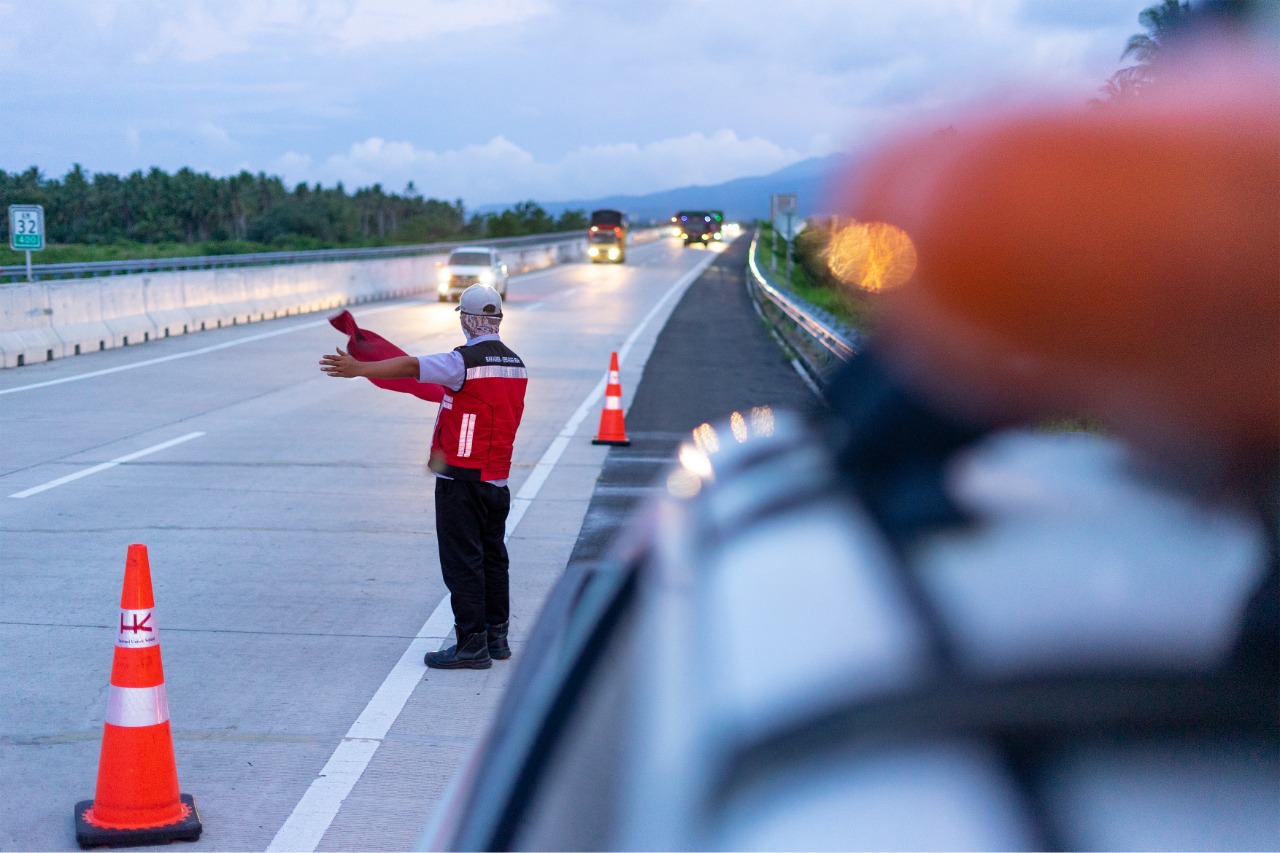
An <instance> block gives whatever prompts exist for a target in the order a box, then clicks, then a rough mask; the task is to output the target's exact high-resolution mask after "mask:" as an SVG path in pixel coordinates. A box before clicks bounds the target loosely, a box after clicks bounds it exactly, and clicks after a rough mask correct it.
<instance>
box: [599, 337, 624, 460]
mask: <svg viewBox="0 0 1280 853" xmlns="http://www.w3.org/2000/svg"><path fill="white" fill-rule="evenodd" d="M591 443H592V444H616V445H620V446H623V447H625V446H626V445H628V444H630V443H631V439H629V438H627V427H626V424H625V423H624V422H623V418H622V384H621V383H620V382H619V381H618V354H617V353H616V352H615V353H614V354H613V355H612V356H610V358H609V384H608V385H607V386H605V389H604V409H602V410H601V412H600V429H599V430H598V431H597V432H596V437H595V438H593V439H591Z"/></svg>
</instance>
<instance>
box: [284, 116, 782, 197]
mask: <svg viewBox="0 0 1280 853" xmlns="http://www.w3.org/2000/svg"><path fill="white" fill-rule="evenodd" d="M287 156H288V157H290V158H292V159H291V160H290V161H289V162H288V163H286V162H285V161H284V158H282V159H281V160H280V161H277V164H278V165H279V166H280V167H281V169H282V170H283V171H284V172H285V174H286V177H287V180H288V181H289V182H290V183H296V182H298V181H308V182H315V181H320V182H322V183H325V184H333V183H336V182H338V181H341V182H342V183H343V185H344V186H347V187H351V188H355V187H360V186H370V185H372V184H374V183H380V184H382V186H383V188H384V189H387V190H388V191H399V189H400V188H401V187H403V186H404V185H405V184H406V183H408V182H409V181H411V180H412V181H413V182H414V184H415V185H416V186H417V187H418V189H419V190H420V191H421V192H422V193H423V194H424V195H426V196H429V197H433V198H441V199H453V198H457V197H462V198H464V199H465V200H466V202H467V203H468V204H469V205H472V206H475V205H479V204H488V203H494V202H515V201H520V200H522V199H529V198H534V199H540V200H543V201H557V200H562V199H570V198H590V197H594V196H599V195H609V194H614V193H624V194H625V193H635V194H642V193H648V192H652V191H654V190H657V189H664V188H671V187H678V186H686V185H696V184H716V183H720V182H722V181H727V180H731V179H733V178H736V177H740V176H743V175H755V174H766V173H768V172H771V171H774V170H776V169H779V168H782V167H783V166H786V165H789V164H790V163H793V162H795V161H797V160H799V159H802V157H804V156H806V155H805V154H802V153H799V152H796V151H794V150H790V149H787V148H784V147H782V146H779V145H777V144H775V143H773V142H771V141H769V140H767V139H762V138H759V137H753V138H748V139H740V138H739V137H738V135H737V134H736V133H734V132H733V131H732V130H720V131H716V132H715V133H711V134H702V133H691V134H686V135H684V136H679V137H673V138H671V139H662V140H658V141H655V142H651V143H647V144H644V145H638V144H635V143H615V144H609V145H592V146H580V147H578V148H576V149H573V150H571V151H569V152H567V153H566V154H564V155H561V156H559V157H555V158H554V159H548V160H539V159H538V158H536V157H535V156H534V155H533V154H531V153H530V152H528V151H526V150H525V149H523V148H521V147H520V146H519V145H516V144H515V143H513V142H511V141H510V140H508V139H506V138H504V137H501V136H498V137H495V138H493V139H491V140H490V141H489V142H487V143H485V144H483V145H469V146H465V147H462V148H459V149H457V150H451V151H442V152H437V151H432V150H429V149H424V148H418V147H416V146H414V145H413V144H412V143H410V142H403V141H400V142H388V141H386V140H384V139H381V138H378V137H372V138H370V139H366V140H364V141H363V142H359V143H356V144H355V145H352V146H351V148H350V149H348V150H347V151H346V152H344V153H342V154H335V155H333V156H331V157H329V158H327V159H326V160H325V161H324V164H323V166H321V167H319V168H315V167H313V164H312V162H311V161H310V158H303V157H301V156H299V155H296V154H290V155H287Z"/></svg>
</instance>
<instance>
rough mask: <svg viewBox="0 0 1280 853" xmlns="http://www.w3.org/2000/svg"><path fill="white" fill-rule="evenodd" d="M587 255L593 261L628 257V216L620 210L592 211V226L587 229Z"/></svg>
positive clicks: (617, 262) (617, 261)
mask: <svg viewBox="0 0 1280 853" xmlns="http://www.w3.org/2000/svg"><path fill="white" fill-rule="evenodd" d="M587 257H589V258H591V263H593V264H598V263H600V262H601V261H612V262H613V263H616V264H620V263H623V262H624V261H626V259H627V217H626V215H625V214H623V212H622V211H620V210H608V209H601V210H593V211H591V227H590V228H588V229H587Z"/></svg>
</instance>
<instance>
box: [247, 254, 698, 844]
mask: <svg viewBox="0 0 1280 853" xmlns="http://www.w3.org/2000/svg"><path fill="white" fill-rule="evenodd" d="M712 260H714V258H713V257H707V258H706V259H705V260H702V261H699V262H698V264H697V266H695V267H694V268H693V269H692V270H690V271H689V272H688V273H686V274H685V275H684V276H682V277H681V278H680V279H679V280H678V281H677V282H676V283H675V284H673V285H672V286H671V288H670V289H669V290H668V291H667V292H666V294H665V295H664V296H663V297H662V299H660V300H658V303H657V304H656V305H654V306H653V308H652V309H650V311H649V313H648V314H646V315H645V316H644V319H643V320H641V321H640V324H639V325H638V326H636V328H635V330H634V331H632V333H631V334H630V335H629V336H628V337H627V339H626V341H625V342H624V343H623V345H622V347H621V348H619V349H618V363H619V364H621V363H622V362H623V361H624V360H625V359H626V357H627V353H629V352H630V351H631V348H632V346H633V345H634V344H635V342H636V340H637V339H638V338H639V337H640V333H641V332H642V331H644V329H645V327H646V326H648V325H649V322H650V321H651V320H652V319H653V318H654V316H655V315H657V313H658V311H659V310H660V309H661V308H662V307H663V306H664V305H666V304H667V303H668V302H670V301H671V299H672V298H673V297H675V296H676V295H678V294H680V293H683V292H684V290H685V288H687V287H688V286H689V284H690V283H691V282H692V281H693V280H694V279H696V278H697V277H698V276H699V275H700V274H701V273H702V271H703V269H705V268H706V267H707V265H709V264H710V263H711V261H712ZM607 380H608V371H607V370H606V371H605V375H604V376H603V377H601V379H600V382H599V383H598V384H597V385H596V386H595V387H594V388H592V389H591V391H590V393H588V394H587V396H586V399H584V400H583V401H582V403H581V405H579V406H578V408H577V409H575V410H574V412H573V414H572V415H570V416H569V420H567V421H565V424H564V426H563V427H561V429H560V432H559V433H558V434H557V435H556V437H555V439H554V440H553V441H552V442H551V445H550V446H549V447H548V448H547V449H546V451H545V452H544V453H543V454H542V458H541V459H539V460H538V464H537V465H535V466H534V468H533V472H532V473H531V474H530V475H529V479H527V480H526V481H525V482H524V485H523V486H521V487H520V492H519V493H518V494H517V495H516V496H515V497H514V498H513V499H512V501H511V512H510V514H509V515H508V516H507V533H506V539H508V540H510V539H511V537H512V536H513V535H514V534H515V530H516V527H517V526H518V525H519V524H520V520H521V519H523V518H524V514H525V511H526V510H527V509H528V508H529V505H530V504H532V503H533V499H534V498H535V497H537V495H538V492H539V491H541V489H542V484H543V483H545V482H546V481H547V477H549V476H550V474H551V470H552V469H553V468H555V466H556V463H557V462H558V461H560V456H561V454H563V453H564V450H565V448H566V447H568V446H569V440H570V439H571V438H572V437H573V436H574V434H575V433H577V431H578V427H579V426H581V424H582V421H583V420H585V419H586V417H587V414H588V413H589V412H590V411H591V408H592V406H594V404H595V403H596V401H597V400H599V399H600V397H601V396H602V395H603V394H604V390H605V385H606V384H607ZM452 630H453V609H452V608H451V607H450V605H449V596H448V595H445V597H444V598H443V599H441V601H440V603H439V604H438V605H436V609H435V610H434V611H432V613H431V616H430V617H428V619H427V621H426V622H425V623H424V624H423V626H422V628H421V629H419V631H418V633H417V635H416V636H415V637H414V638H413V642H411V643H410V644H409V648H408V649H406V650H405V653H404V654H403V655H401V656H400V660H399V661H398V662H397V663H396V665H395V666H394V667H392V669H391V672H390V673H389V674H388V675H387V677H386V680H384V681H383V682H382V686H381V687H379V688H378V690H377V692H376V693H374V694H373V698H372V699H370V700H369V704H368V705H366V706H365V709H364V710H363V711H361V712H360V716H359V717H357V718H356V721H355V723H353V724H352V726H351V728H350V730H348V731H347V734H346V737H344V738H343V739H342V742H341V743H340V744H338V747H337V749H335V750H334V752H333V755H332V756H330V758H329V760H328V762H326V763H325V766H324V767H323V768H322V769H321V770H320V775H319V776H317V777H316V778H315V779H314V780H312V782H311V785H310V787H308V788H307V790H306V793H304V794H303V795H302V799H301V800H299V801H298V805H297V806H295V807H294V809H293V812H292V813H291V814H290V815H289V817H288V818H287V819H286V820H285V822H284V825H283V826H281V827H280V830H279V832H277V833H276V836H275V838H273V839H272V840H271V844H269V845H268V846H267V851H268V853H272V851H298V853H311V851H314V850H315V849H316V847H318V846H319V845H320V841H321V839H323V838H324V834H325V832H326V831H328V829H329V825H330V824H331V823H333V819H334V818H335V817H337V816H338V810H339V809H341V808H342V802H343V800H345V799H346V798H347V795H348V794H350V793H351V790H352V789H353V788H354V787H355V785H356V783H357V782H359V781H360V777H361V775H363V774H364V771H365V768H366V767H368V766H369V762H370V761H372V760H373V755H374V753H375V752H377V751H378V746H379V745H381V743H382V741H383V739H384V738H385V737H386V735H387V731H388V730H390V728H391V725H392V724H393V723H394V722H395V721H396V719H397V718H398V717H399V716H400V712H401V711H402V710H404V706H405V704H406V703H407V702H408V701H409V697H410V696H411V695H413V691H414V689H415V688H416V687H417V686H418V682H420V681H421V680H422V669H423V665H422V658H423V656H424V655H425V654H426V653H427V652H432V651H435V648H433V643H432V641H433V640H434V641H435V643H434V645H435V646H437V647H438V646H439V641H440V640H441V639H443V638H444V637H446V636H448V635H449V633H450V632H451V631H452Z"/></svg>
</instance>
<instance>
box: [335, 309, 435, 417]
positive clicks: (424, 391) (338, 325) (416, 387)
mask: <svg viewBox="0 0 1280 853" xmlns="http://www.w3.org/2000/svg"><path fill="white" fill-rule="evenodd" d="M329 324H330V325H331V326H333V327H334V328H335V329H337V330H338V331H339V332H342V333H343V334H344V335H346V336H347V352H348V353H350V355H351V357H352V358H354V359H355V360H356V361H382V360H383V359H386V358H396V357H398V356H402V355H408V353H406V352H405V351H404V350H402V349H400V347H398V346H396V345H395V344H393V343H391V342H390V341H388V340H387V339H386V338H384V337H382V336H381V335H376V334H374V333H373V332H370V331H369V330H368V329H362V328H360V327H359V326H357V325H356V318H355V317H352V316H351V312H350V311H343V312H342V313H341V314H335V315H334V316H332V317H330V318H329ZM369 381H370V382H372V383H373V384H374V385H377V386H378V387H379V388H385V389H386V390H388V391H403V392H404V393H406V394H412V395H413V396H415V397H418V398H420V399H423V400H426V401H427V402H428V403H439V402H440V401H441V400H442V399H444V386H443V385H437V384H435V383H434V382H419V381H418V380H416V379H370V380H369Z"/></svg>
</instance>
